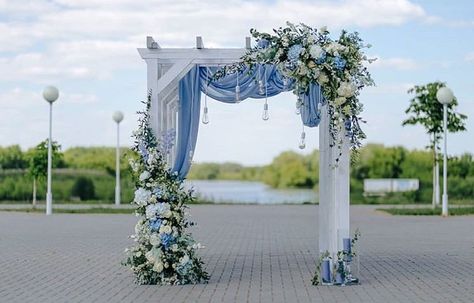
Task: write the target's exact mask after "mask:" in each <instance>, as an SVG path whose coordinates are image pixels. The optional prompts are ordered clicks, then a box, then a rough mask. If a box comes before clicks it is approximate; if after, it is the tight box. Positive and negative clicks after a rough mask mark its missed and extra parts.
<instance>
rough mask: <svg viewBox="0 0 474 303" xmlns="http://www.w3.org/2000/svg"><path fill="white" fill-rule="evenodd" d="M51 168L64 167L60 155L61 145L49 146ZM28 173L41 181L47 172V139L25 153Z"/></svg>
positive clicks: (55, 143) (53, 143)
mask: <svg viewBox="0 0 474 303" xmlns="http://www.w3.org/2000/svg"><path fill="white" fill-rule="evenodd" d="M51 151H52V154H51V159H52V165H51V166H52V167H53V168H55V167H64V160H63V155H62V153H61V145H59V144H58V143H57V142H54V141H53V142H52V144H51ZM27 159H28V173H29V174H30V176H32V177H33V178H36V179H39V180H41V179H43V178H45V177H46V175H47V171H48V139H46V140H44V141H42V142H41V143H39V144H38V145H37V146H36V147H35V148H32V149H30V150H29V151H28V152H27Z"/></svg>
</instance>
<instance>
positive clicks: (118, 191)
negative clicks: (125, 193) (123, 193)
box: [115, 186, 120, 206]
mask: <svg viewBox="0 0 474 303" xmlns="http://www.w3.org/2000/svg"><path fill="white" fill-rule="evenodd" d="M115 205H116V206H119V205H120V186H115Z"/></svg>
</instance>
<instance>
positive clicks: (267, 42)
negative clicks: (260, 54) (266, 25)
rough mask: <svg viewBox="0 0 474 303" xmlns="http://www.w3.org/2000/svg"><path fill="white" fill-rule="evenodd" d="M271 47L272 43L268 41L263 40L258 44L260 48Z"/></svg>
mask: <svg viewBox="0 0 474 303" xmlns="http://www.w3.org/2000/svg"><path fill="white" fill-rule="evenodd" d="M269 45H270V42H269V41H268V40H267V39H261V40H259V41H258V42H257V46H258V48H267V47H268V46H269Z"/></svg>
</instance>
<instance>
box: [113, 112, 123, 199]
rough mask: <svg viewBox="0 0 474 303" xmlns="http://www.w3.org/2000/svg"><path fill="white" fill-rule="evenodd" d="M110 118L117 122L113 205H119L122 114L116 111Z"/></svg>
mask: <svg viewBox="0 0 474 303" xmlns="http://www.w3.org/2000/svg"><path fill="white" fill-rule="evenodd" d="M112 118H113V119H114V121H115V122H116V123H117V148H116V151H115V205H116V206H118V205H120V122H122V120H123V114H122V112H120V111H116V112H115V113H114V114H113V115H112Z"/></svg>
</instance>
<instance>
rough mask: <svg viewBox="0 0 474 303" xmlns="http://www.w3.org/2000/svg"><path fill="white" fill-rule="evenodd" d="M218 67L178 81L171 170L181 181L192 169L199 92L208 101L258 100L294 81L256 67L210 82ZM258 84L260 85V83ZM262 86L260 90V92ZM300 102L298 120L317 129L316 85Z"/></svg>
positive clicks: (266, 67)
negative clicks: (238, 91) (174, 147)
mask: <svg viewBox="0 0 474 303" xmlns="http://www.w3.org/2000/svg"><path fill="white" fill-rule="evenodd" d="M217 70H218V67H199V66H195V67H194V68H193V69H191V71H190V72H188V73H187V74H186V76H184V77H183V79H181V80H180V81H179V102H180V106H179V114H178V116H179V119H178V136H177V154H176V161H175V163H174V166H173V170H174V171H176V172H177V173H178V176H179V177H180V178H185V177H186V175H187V173H188V171H189V168H190V166H191V160H192V156H193V153H194V148H195V147H196V140H197V134H198V128H199V115H200V107H201V92H203V93H205V94H206V95H207V96H209V97H210V98H212V99H214V100H217V101H221V102H225V103H237V102H240V101H242V100H245V99H247V98H253V99H261V98H265V97H272V96H275V95H278V94H279V93H281V92H285V91H291V90H293V88H294V82H293V81H290V80H288V79H285V77H284V76H283V75H281V74H280V73H279V72H278V70H277V69H276V67H275V66H274V65H259V66H257V67H255V68H253V69H249V68H246V69H245V70H243V71H241V72H239V73H234V74H229V75H227V76H225V77H223V78H221V79H219V80H215V79H213V74H214V73H215V72H216V71H217ZM260 81H261V83H259V82H260ZM262 84H263V89H262V87H261V86H262ZM237 85H238V86H239V87H240V98H239V100H237V98H236V86H237ZM299 97H300V98H301V100H302V106H301V119H302V122H303V124H304V125H305V126H308V127H315V126H318V124H319V121H320V115H319V103H322V101H323V100H322V94H321V89H320V87H319V85H317V84H312V85H311V86H310V88H309V92H308V93H307V94H304V95H301V96H299Z"/></svg>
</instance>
